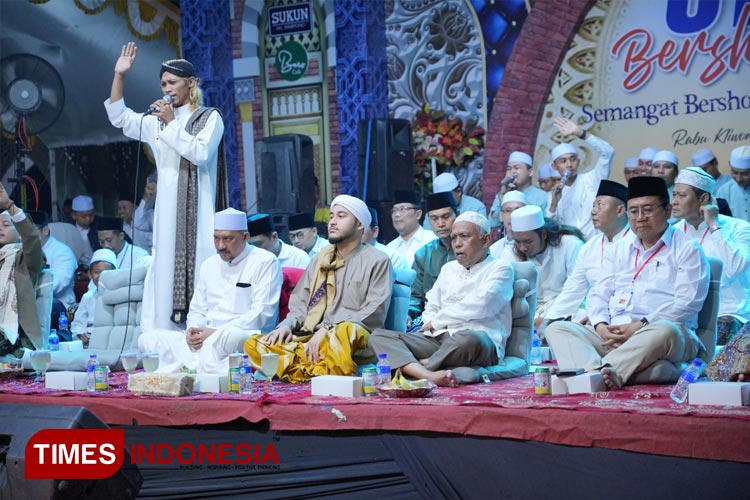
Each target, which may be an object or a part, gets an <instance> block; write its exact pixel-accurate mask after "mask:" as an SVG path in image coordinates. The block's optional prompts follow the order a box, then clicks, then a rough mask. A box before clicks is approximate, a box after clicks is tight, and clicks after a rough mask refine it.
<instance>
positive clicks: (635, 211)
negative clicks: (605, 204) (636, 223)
mask: <svg viewBox="0 0 750 500" xmlns="http://www.w3.org/2000/svg"><path fill="white" fill-rule="evenodd" d="M664 206H666V205H643V206H642V207H640V208H638V207H632V208H628V218H629V219H637V218H638V217H640V216H641V215H642V216H643V217H645V218H646V219H650V218H651V217H653V216H654V212H655V210H656V209H657V208H658V207H664Z"/></svg>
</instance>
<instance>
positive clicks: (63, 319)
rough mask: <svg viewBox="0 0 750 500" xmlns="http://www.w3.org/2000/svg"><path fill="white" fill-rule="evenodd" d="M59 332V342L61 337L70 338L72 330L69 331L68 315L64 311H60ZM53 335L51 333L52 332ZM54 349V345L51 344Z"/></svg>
mask: <svg viewBox="0 0 750 500" xmlns="http://www.w3.org/2000/svg"><path fill="white" fill-rule="evenodd" d="M57 331H58V332H60V333H59V334H57V338H58V342H59V339H60V338H63V339H65V340H70V332H69V331H68V315H67V314H66V313H65V312H64V311H63V312H61V313H60V317H59V318H58V319H57ZM50 335H51V334H50ZM50 350H52V346H50Z"/></svg>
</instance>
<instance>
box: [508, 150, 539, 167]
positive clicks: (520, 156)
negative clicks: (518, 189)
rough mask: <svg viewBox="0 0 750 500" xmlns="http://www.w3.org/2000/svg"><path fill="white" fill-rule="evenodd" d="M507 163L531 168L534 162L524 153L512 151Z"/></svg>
mask: <svg viewBox="0 0 750 500" xmlns="http://www.w3.org/2000/svg"><path fill="white" fill-rule="evenodd" d="M508 163H525V164H526V165H528V166H532V165H533V164H534V160H532V159H531V156H529V155H527V154H526V153H523V152H521V151H513V152H512V153H511V154H510V156H509V157H508Z"/></svg>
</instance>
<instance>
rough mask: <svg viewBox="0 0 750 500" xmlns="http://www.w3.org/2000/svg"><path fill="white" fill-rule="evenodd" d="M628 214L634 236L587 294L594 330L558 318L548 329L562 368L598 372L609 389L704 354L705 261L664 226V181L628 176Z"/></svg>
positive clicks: (610, 255) (611, 255)
mask: <svg viewBox="0 0 750 500" xmlns="http://www.w3.org/2000/svg"><path fill="white" fill-rule="evenodd" d="M627 213H628V219H629V220H630V227H631V230H632V231H631V233H632V235H631V236H629V237H625V238H623V239H621V240H619V241H618V242H616V243H615V244H613V245H612V246H611V247H610V248H609V249H608V251H607V252H606V253H605V258H604V264H603V266H602V273H601V275H600V280H599V282H598V283H596V285H595V286H594V287H593V288H592V289H591V291H590V292H589V295H588V299H587V304H586V308H587V313H588V316H589V319H590V321H591V325H593V326H589V325H587V326H584V325H579V324H576V323H572V322H568V321H561V322H556V323H553V324H551V325H550V326H549V327H548V328H547V331H546V337H547V341H548V342H549V344H550V347H551V348H552V349H553V351H554V352H555V355H556V357H557V360H558V365H559V366H560V368H572V367H582V368H584V369H586V370H587V371H592V370H598V371H601V373H602V375H603V378H604V381H605V383H606V384H607V386H608V387H609V388H610V389H620V388H622V386H623V385H624V384H626V383H628V381H630V380H632V379H633V377H634V376H635V375H637V374H638V373H639V372H641V371H643V370H645V369H646V368H649V367H650V366H651V365H653V364H654V363H656V362H657V361H659V360H666V361H668V362H670V363H673V364H678V363H681V362H684V361H689V360H691V359H693V358H694V357H695V356H696V355H697V354H698V352H700V351H701V350H702V349H704V347H703V345H702V344H701V342H700V340H699V339H698V337H697V335H696V334H695V329H696V327H697V320H698V312H699V311H700V309H701V307H702V306H703V302H704V300H705V298H706V294H707V293H708V282H709V267H708V261H707V260H706V257H705V254H704V253H703V250H702V249H701V248H700V245H699V244H698V242H697V241H693V240H691V239H690V238H688V237H686V235H685V234H684V233H681V232H679V231H675V229H674V227H672V226H670V225H669V222H668V221H669V218H670V216H671V206H670V204H669V194H668V191H667V186H666V183H665V182H664V180H663V179H659V178H655V177H635V178H633V179H631V180H630V182H629V183H628V192H627ZM672 372H674V370H672V371H670V373H672ZM655 373H657V372H655ZM657 375H658V373H657ZM654 382H657V380H654ZM658 382H667V380H658Z"/></svg>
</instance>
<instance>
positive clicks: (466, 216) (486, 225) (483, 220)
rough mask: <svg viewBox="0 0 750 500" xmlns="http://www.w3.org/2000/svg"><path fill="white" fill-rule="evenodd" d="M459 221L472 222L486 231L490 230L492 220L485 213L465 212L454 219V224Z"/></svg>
mask: <svg viewBox="0 0 750 500" xmlns="http://www.w3.org/2000/svg"><path fill="white" fill-rule="evenodd" d="M458 222H471V223H472V224H474V225H475V226H477V227H478V228H479V229H480V230H481V231H483V232H485V233H489V232H490V221H489V220H487V217H485V216H484V215H482V214H480V213H477V212H464V213H462V214H461V215H459V216H458V217H456V220H455V221H453V224H454V225H455V224H457V223H458Z"/></svg>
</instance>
